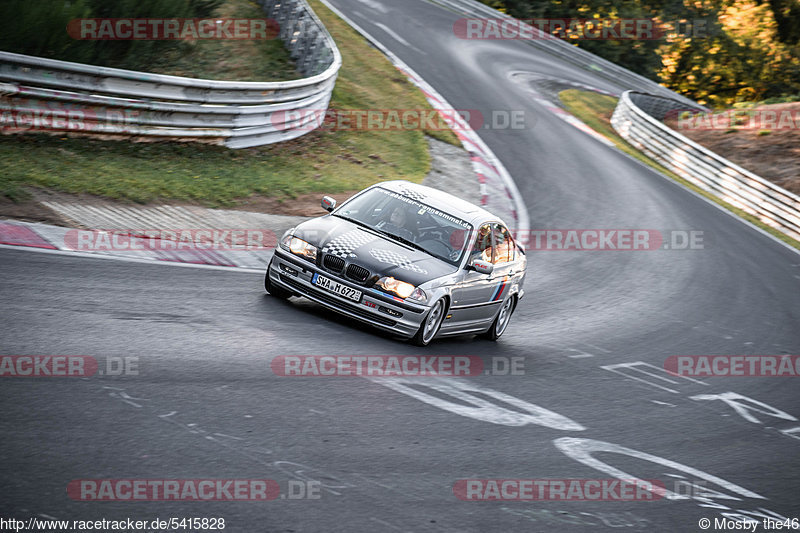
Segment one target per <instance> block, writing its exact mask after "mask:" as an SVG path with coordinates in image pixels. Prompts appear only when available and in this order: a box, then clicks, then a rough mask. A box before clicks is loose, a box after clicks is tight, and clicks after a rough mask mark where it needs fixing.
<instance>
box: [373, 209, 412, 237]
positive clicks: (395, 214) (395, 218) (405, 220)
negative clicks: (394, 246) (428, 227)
mask: <svg viewBox="0 0 800 533" xmlns="http://www.w3.org/2000/svg"><path fill="white" fill-rule="evenodd" d="M408 226H409V216H408V213H407V212H406V210H405V208H404V207H403V206H397V207H395V208H394V209H392V212H391V214H390V215H389V220H384V221H381V222H379V223H378V228H379V229H381V230H383V231H386V232H389V233H391V234H392V235H397V236H398V237H402V238H403V239H405V240H407V241H412V242H414V240H415V239H414V234H413V233H412V232H411V230H410V229H409V228H408Z"/></svg>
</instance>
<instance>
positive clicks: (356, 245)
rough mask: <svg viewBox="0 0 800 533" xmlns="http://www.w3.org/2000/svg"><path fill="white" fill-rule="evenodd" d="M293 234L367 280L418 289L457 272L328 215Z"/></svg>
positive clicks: (378, 235) (426, 255) (448, 266)
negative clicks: (388, 279) (360, 270)
mask: <svg viewBox="0 0 800 533" xmlns="http://www.w3.org/2000/svg"><path fill="white" fill-rule="evenodd" d="M293 233H294V236H295V237H298V238H300V239H303V240H304V241H306V242H308V243H310V244H313V245H314V246H316V247H317V248H319V250H320V252H321V253H322V254H332V255H337V256H339V257H341V258H342V259H344V260H345V261H347V263H348V264H350V263H355V264H357V265H361V266H362V267H364V268H366V269H368V270H369V271H370V273H371V277H372V276H378V277H381V276H392V277H394V278H396V279H399V280H401V281H405V282H407V283H411V284H412V285H416V286H419V285H421V284H423V283H425V282H426V281H430V280H432V279H436V278H439V277H441V276H445V275H447V274H452V273H453V272H455V271H456V270H458V268H457V267H455V266H453V265H451V264H449V263H447V262H446V261H443V260H441V259H437V258H436V257H433V256H432V255H429V254H427V253H425V252H422V251H420V250H417V249H415V248H411V247H410V246H405V245H403V244H400V243H398V242H397V241H394V240H392V239H389V238H387V237H384V236H383V235H380V234H379V233H377V232H373V231H370V230H368V229H366V228H364V227H362V226H359V225H357V224H353V223H352V222H349V221H347V220H343V219H341V218H337V217H334V216H331V215H326V216H323V217H319V218H315V219H312V220H309V221H307V222H304V223H302V224H300V225H299V226H297V227H296V228H295V229H294V232H293Z"/></svg>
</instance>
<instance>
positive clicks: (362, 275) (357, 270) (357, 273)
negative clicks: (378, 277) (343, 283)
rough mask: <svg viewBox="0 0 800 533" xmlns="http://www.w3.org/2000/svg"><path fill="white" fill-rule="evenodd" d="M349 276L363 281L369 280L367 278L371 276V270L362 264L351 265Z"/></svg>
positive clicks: (348, 269) (348, 271) (348, 270)
mask: <svg viewBox="0 0 800 533" xmlns="http://www.w3.org/2000/svg"><path fill="white" fill-rule="evenodd" d="M347 277H348V278H350V279H352V280H354V281H358V282H360V283H363V282H365V281H367V278H368V277H369V270H367V269H366V268H364V267H362V266H361V265H350V266H348V267H347Z"/></svg>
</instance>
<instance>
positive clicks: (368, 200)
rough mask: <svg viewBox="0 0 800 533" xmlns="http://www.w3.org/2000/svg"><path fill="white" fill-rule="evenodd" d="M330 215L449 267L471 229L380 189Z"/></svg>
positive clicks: (456, 257) (351, 201)
mask: <svg viewBox="0 0 800 533" xmlns="http://www.w3.org/2000/svg"><path fill="white" fill-rule="evenodd" d="M333 214H334V216H338V217H340V218H345V219H348V220H352V221H354V222H356V223H358V224H360V225H363V226H366V227H368V228H371V229H373V230H375V231H378V232H380V233H383V234H384V235H386V236H387V237H389V238H392V239H394V240H397V241H399V242H402V243H404V244H406V245H410V246H412V247H414V248H417V249H420V250H422V251H424V252H427V253H428V254H430V255H432V256H434V257H436V258H439V259H441V260H443V261H447V262H448V263H450V264H452V265H458V264H459V263H460V262H461V257H462V256H463V254H464V248H465V243H466V242H467V237H468V236H469V233H470V230H471V229H472V226H471V225H470V224H468V223H467V222H465V221H463V220H461V219H459V218H456V217H454V216H452V215H449V214H447V213H445V212H443V211H440V210H438V209H434V208H433V207H431V206H429V205H425V204H423V203H421V202H419V201H417V200H414V199H413V198H409V197H408V196H403V195H402V194H399V193H396V192H392V191H390V190H388V189H384V188H382V187H375V188H373V189H370V190H368V191H366V192H364V193H362V194H360V195H358V196H357V197H355V198H353V199H352V200H350V201H349V202H347V203H345V204H344V205H342V207H340V208H339V209H337V210H336V211H335V212H334V213H333Z"/></svg>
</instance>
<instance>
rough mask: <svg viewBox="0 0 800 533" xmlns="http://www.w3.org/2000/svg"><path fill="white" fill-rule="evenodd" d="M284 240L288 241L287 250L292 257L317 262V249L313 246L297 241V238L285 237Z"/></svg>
mask: <svg viewBox="0 0 800 533" xmlns="http://www.w3.org/2000/svg"><path fill="white" fill-rule="evenodd" d="M285 240H288V241H289V250H291V252H292V253H293V254H294V255H299V256H300V257H305V258H306V259H308V260H309V261H312V262H313V261H316V260H317V247H316V246H314V245H313V244H308V243H307V242H306V241H304V240H303V239H298V238H297V237H291V238H290V237H287V238H286V239H285Z"/></svg>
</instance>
